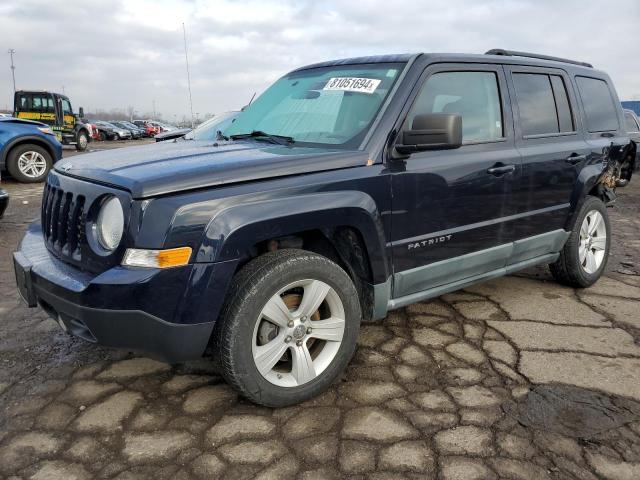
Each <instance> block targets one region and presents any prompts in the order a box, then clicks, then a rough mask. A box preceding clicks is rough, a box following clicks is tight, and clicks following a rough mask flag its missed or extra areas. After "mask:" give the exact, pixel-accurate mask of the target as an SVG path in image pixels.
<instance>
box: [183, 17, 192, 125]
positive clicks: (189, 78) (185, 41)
mask: <svg viewBox="0 0 640 480" xmlns="http://www.w3.org/2000/svg"><path fill="white" fill-rule="evenodd" d="M182 36H183V38H184V60H185V62H186V64H187V86H188V88H189V109H190V110H191V128H194V127H195V125H194V124H193V100H192V98H191V74H190V73H189V55H188V54H187V29H186V28H185V26H184V22H182Z"/></svg>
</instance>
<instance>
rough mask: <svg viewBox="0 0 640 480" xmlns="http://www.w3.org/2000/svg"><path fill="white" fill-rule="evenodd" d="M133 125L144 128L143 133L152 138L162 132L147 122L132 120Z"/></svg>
mask: <svg viewBox="0 0 640 480" xmlns="http://www.w3.org/2000/svg"><path fill="white" fill-rule="evenodd" d="M133 123H134V124H136V125H137V126H139V127H142V128H144V129H145V131H146V132H147V136H148V137H154V136H155V135H157V134H158V133H160V132H161V131H162V130H161V129H160V127H157V126H155V125H152V124H151V123H149V122H148V121H147V120H134V121H133Z"/></svg>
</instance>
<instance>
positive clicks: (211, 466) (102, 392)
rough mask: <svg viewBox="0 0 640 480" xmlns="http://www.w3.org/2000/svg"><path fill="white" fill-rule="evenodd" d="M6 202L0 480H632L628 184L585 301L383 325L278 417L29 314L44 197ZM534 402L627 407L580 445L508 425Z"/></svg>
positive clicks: (533, 294)
mask: <svg viewBox="0 0 640 480" xmlns="http://www.w3.org/2000/svg"><path fill="white" fill-rule="evenodd" d="M4 186H5V188H7V189H8V190H9V191H10V193H11V194H12V195H13V198H12V204H11V207H10V210H9V211H8V214H7V216H6V217H5V219H4V220H2V221H0V367H1V368H0V478H12V479H13V478H15V479H17V478H34V479H58V478H60V479H65V480H71V479H86V478H105V479H106V478H117V479H121V480H124V479H138V478H141V479H142V478H148V479H154V480H160V479H165V478H166V479H171V480H181V479H198V478H202V479H204V478H225V479H226V478H229V479H236V478H301V479H321V478H373V479H387V478H389V479H394V478H416V479H417V478H427V479H428V478H434V479H447V480H448V479H496V478H507V479H536V480H537V479H579V480H583V479H586V480H590V479H603V478H606V479H628V480H632V479H639V478H640V416H639V415H638V413H640V408H636V407H637V406H635V405H636V404H635V402H636V401H637V402H639V403H638V405H640V344H639V343H638V340H639V339H640V277H638V276H637V275H633V273H634V271H635V273H636V274H637V273H638V272H637V269H638V268H639V267H640V254H639V252H640V242H639V240H638V239H640V217H639V216H638V208H639V207H640V185H638V183H637V182H636V183H635V184H633V183H632V185H631V186H630V187H629V188H627V189H626V190H623V191H621V192H620V198H619V201H618V204H617V205H616V207H615V208H613V209H611V210H610V214H611V217H612V223H613V226H614V234H613V235H614V242H615V245H614V247H613V250H612V257H611V258H610V260H609V265H608V268H607V277H606V278H603V279H602V280H601V281H600V282H599V283H598V284H597V285H596V286H594V287H593V288H590V289H588V290H583V291H576V290H572V289H569V288H564V287H560V286H558V285H557V284H555V283H553V282H552V281H550V279H549V275H548V274H547V273H546V270H545V269H544V268H538V269H533V270H529V271H527V272H523V273H522V274H520V275H518V276H511V277H507V278H503V279H499V280H496V281H492V282H488V283H484V284H479V285H477V286H474V287H471V288H468V289H466V290H465V291H461V292H457V293H453V294H450V295H445V296H443V297H441V298H439V299H437V300H435V301H433V302H429V303H421V304H416V305H413V306H411V307H408V308H406V309H403V310H399V311H396V312H393V313H391V314H390V315H389V316H388V317H387V318H386V319H385V320H384V321H383V322H382V323H380V324H374V325H365V326H363V328H362V333H361V335H360V339H359V348H358V350H357V353H356V355H355V358H354V359H353V361H352V363H351V365H350V366H349V368H348V370H347V371H346V373H345V374H344V375H343V377H342V378H341V379H340V381H338V382H336V384H335V385H334V386H333V387H332V388H331V389H330V390H329V391H328V392H327V393H326V394H324V395H322V396H321V397H319V398H317V399H315V400H313V401H310V402H308V403H306V404H304V405H300V406H295V407H290V408H285V409H268V408H261V407H256V406H254V405H251V404H249V403H247V402H245V401H243V400H241V399H238V398H237V397H236V395H235V394H234V393H233V392H232V391H231V389H230V388H229V387H227V386H226V385H225V384H224V383H223V382H222V381H221V379H220V378H219V377H218V376H217V375H216V373H215V370H214V369H213V367H212V366H211V363H210V362H208V361H207V360H202V361H199V362H194V363H190V364H185V365H178V366H169V365H165V364H163V363H158V362H155V361H152V360H149V359H146V358H142V357H139V356H136V355H133V354H130V353H127V352H121V351H113V350H108V349H104V348H96V347H94V346H92V345H87V344H85V343H84V342H82V341H80V340H76V339H73V338H70V337H68V336H67V335H66V334H64V333H63V332H62V331H61V330H60V329H59V328H58V326H57V325H56V324H55V323H54V322H53V321H52V320H49V319H48V317H46V315H45V314H44V313H42V312H39V311H37V310H29V309H27V308H25V307H23V306H22V304H21V303H20V302H19V300H18V298H17V293H16V290H15V287H14V281H13V272H12V267H11V263H10V252H11V251H12V250H13V248H14V247H15V245H16V243H17V241H18V239H19V237H20V236H21V234H22V231H23V230H24V228H25V225H26V223H27V221H28V220H29V219H30V218H33V217H35V216H36V215H37V211H38V207H39V205H38V201H39V196H40V192H41V186H24V185H17V184H15V183H10V182H7V183H6V184H5V185H4ZM23 201H27V202H29V203H28V204H26V205H24V204H23V203H22V202H23ZM620 272H623V273H620ZM540 386H543V387H544V388H549V389H550V390H551V391H554V392H556V393H555V395H557V396H559V397H560V398H562V396H563V392H565V391H566V390H563V388H569V387H568V386H575V387H577V388H575V389H574V390H577V391H579V392H583V393H586V394H590V395H594V396H595V397H597V398H598V399H599V400H598V401H599V402H605V403H606V402H613V403H616V402H618V403H619V402H623V401H625V400H626V401H627V402H630V403H631V404H632V406H631V407H625V409H623V410H624V412H623V413H624V414H625V415H623V417H624V418H623V419H622V420H621V421H619V422H617V423H616V422H615V421H613V420H615V418H614V417H613V416H611V415H609V414H608V413H607V412H605V420H606V421H611V422H612V423H611V424H610V425H609V426H608V427H607V429H605V430H602V429H601V430H599V431H595V432H591V433H590V434H588V435H583V434H581V433H580V431H581V430H575V431H572V430H571V429H570V428H571V427H570V428H569V431H567V429H566V428H565V429H564V430H562V429H558V428H556V427H557V426H559V425H560V424H564V423H565V422H566V423H567V424H568V425H578V426H580V425H582V427H585V428H587V429H588V428H589V427H590V426H593V425H595V423H593V424H592V423H591V419H590V418H589V416H586V417H581V416H580V411H581V410H574V409H573V408H572V406H571V404H570V405H568V406H567V405H564V406H562V407H561V409H560V410H559V412H556V414H557V417H552V416H551V413H550V412H549V413H547V412H546V411H544V410H543V411H542V412H540V411H538V412H537V415H538V417H540V416H541V417H542V424H543V425H545V426H542V427H541V426H539V425H535V422H534V424H530V423H527V422H523V421H522V418H521V417H519V416H518V415H517V411H518V408H519V407H523V405H526V402H527V400H528V399H531V398H532V397H531V395H532V393H530V392H532V391H534V392H535V391H536V389H537V388H541V387H540ZM563 386H564V387H563ZM554 389H556V390H554ZM577 403H580V402H577ZM582 406H584V405H582ZM534 413H536V412H534ZM534 416H535V415H534ZM565 427H566V425H565ZM557 432H562V433H557Z"/></svg>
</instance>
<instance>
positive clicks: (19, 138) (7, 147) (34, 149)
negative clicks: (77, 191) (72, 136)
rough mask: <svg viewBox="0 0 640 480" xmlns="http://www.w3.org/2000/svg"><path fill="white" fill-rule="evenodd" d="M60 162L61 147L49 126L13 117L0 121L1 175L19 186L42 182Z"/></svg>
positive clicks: (3, 118)
mask: <svg viewBox="0 0 640 480" xmlns="http://www.w3.org/2000/svg"><path fill="white" fill-rule="evenodd" d="M61 158H62V145H61V144H60V142H59V141H58V140H57V139H56V137H55V134H54V132H53V131H52V130H51V128H50V127H49V126H48V125H45V124H44V123H40V122H33V121H31V120H22V119H18V118H13V117H1V118H0V171H3V170H8V171H9V173H10V174H11V176H12V177H13V178H15V179H16V180H18V181H19V182H27V183H33V182H42V181H44V180H45V179H46V178H47V174H48V173H49V170H51V167H52V166H53V165H54V164H55V163H56V162H57V161H58V160H60V159H61Z"/></svg>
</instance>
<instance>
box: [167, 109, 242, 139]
mask: <svg viewBox="0 0 640 480" xmlns="http://www.w3.org/2000/svg"><path fill="white" fill-rule="evenodd" d="M239 114H240V112H225V113H221V114H220V115H215V116H214V117H211V118H210V119H208V120H206V121H205V122H202V123H201V124H200V125H198V126H197V127H196V128H195V129H191V128H178V129H176V130H171V131H170V132H163V133H159V134H157V135H156V136H155V139H156V142H163V141H165V140H175V139H177V138H182V137H184V138H185V139H186V140H193V139H196V140H216V138H217V134H218V132H222V131H224V130H226V129H227V128H228V127H229V125H231V123H233V121H234V120H235V119H236V117H237V116H238V115H239Z"/></svg>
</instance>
